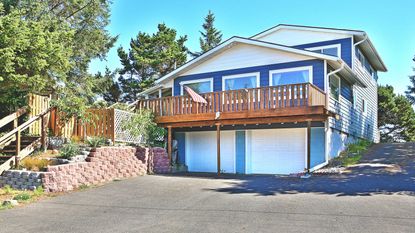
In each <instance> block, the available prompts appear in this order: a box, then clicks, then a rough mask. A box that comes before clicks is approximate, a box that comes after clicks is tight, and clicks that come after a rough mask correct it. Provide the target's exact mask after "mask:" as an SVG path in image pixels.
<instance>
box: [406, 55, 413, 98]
mask: <svg viewBox="0 0 415 233" xmlns="http://www.w3.org/2000/svg"><path fill="white" fill-rule="evenodd" d="M412 60H413V61H415V57H414V58H413V59H412ZM413 70H414V72H415V68H414V69H413ZM409 81H411V85H410V86H408V89H407V91H405V94H406V97H407V98H408V99H409V100H410V101H411V103H412V104H415V75H411V76H409Z"/></svg>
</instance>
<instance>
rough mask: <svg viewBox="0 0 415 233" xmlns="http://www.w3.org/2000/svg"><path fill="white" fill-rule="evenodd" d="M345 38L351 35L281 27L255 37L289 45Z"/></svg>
mask: <svg viewBox="0 0 415 233" xmlns="http://www.w3.org/2000/svg"><path fill="white" fill-rule="evenodd" d="M343 38H350V35H346V34H338V33H332V32H330V33H328V32H317V31H307V30H297V29H287V28H283V29H279V30H277V31H275V32H273V33H270V34H267V35H264V36H262V37H258V38H257V37H255V39H257V40H262V41H267V42H272V43H277V44H283V45H288V46H293V45H300V44H309V43H314V42H321V41H327V40H337V39H343Z"/></svg>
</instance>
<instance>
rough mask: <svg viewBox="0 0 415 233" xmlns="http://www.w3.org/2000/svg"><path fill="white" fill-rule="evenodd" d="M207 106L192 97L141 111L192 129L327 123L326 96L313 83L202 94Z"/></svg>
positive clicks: (144, 105) (146, 103)
mask: <svg viewBox="0 0 415 233" xmlns="http://www.w3.org/2000/svg"><path fill="white" fill-rule="evenodd" d="M202 96H203V97H204V98H205V99H206V100H207V104H201V103H195V102H193V100H192V99H191V97H190V96H187V95H183V96H170V97H163V98H158V99H146V100H141V101H139V102H138V103H137V108H138V110H140V109H151V110H152V111H153V112H154V113H155V114H156V122H157V123H158V124H159V125H161V126H165V127H167V126H170V127H191V126H209V125H210V126H212V125H214V124H217V123H220V124H221V125H234V124H264V123H278V122H301V121H303V122H304V121H324V120H325V119H326V118H327V116H328V111H327V109H326V94H325V93H324V92H322V91H321V90H320V89H319V88H318V87H316V86H314V85H313V84H310V83H302V84H292V85H283V86H270V87H259V88H250V89H241V90H235V91H219V92H210V93H205V94H202Z"/></svg>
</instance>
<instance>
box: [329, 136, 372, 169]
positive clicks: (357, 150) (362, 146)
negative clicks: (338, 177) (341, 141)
mask: <svg viewBox="0 0 415 233" xmlns="http://www.w3.org/2000/svg"><path fill="white" fill-rule="evenodd" d="M371 145H372V142H370V141H368V140H363V139H359V140H357V141H356V142H355V143H351V144H349V145H347V148H346V150H344V151H343V152H342V153H340V156H339V157H337V158H335V159H333V160H332V161H331V163H332V164H338V165H342V166H344V167H347V166H350V165H354V164H357V163H359V161H360V159H361V158H362V155H363V154H364V153H365V152H366V151H367V150H368V149H369V147H370V146H371Z"/></svg>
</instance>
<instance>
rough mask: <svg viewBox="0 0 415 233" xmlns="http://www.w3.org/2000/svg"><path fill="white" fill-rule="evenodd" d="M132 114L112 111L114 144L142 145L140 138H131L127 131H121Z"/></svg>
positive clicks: (117, 110) (116, 110)
mask: <svg viewBox="0 0 415 233" xmlns="http://www.w3.org/2000/svg"><path fill="white" fill-rule="evenodd" d="M133 115H134V113H131V112H127V111H123V110H119V109H114V118H115V119H114V123H115V127H114V128H115V132H114V133H115V141H116V142H131V143H143V142H142V139H141V138H142V137H141V136H139V137H134V136H132V135H131V134H130V133H129V132H128V130H124V129H123V125H124V124H125V123H124V122H126V121H129V120H130V119H131V117H132V116H133Z"/></svg>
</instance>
